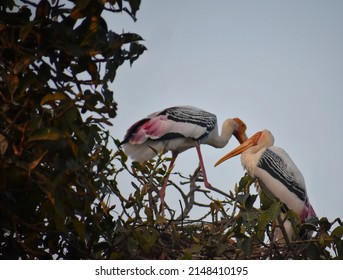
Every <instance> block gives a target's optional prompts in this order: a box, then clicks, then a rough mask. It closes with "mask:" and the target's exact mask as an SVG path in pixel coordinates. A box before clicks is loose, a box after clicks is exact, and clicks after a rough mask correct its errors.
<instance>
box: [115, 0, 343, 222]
mask: <svg viewBox="0 0 343 280" xmlns="http://www.w3.org/2000/svg"><path fill="white" fill-rule="evenodd" d="M342 15H343V1H340V0H337V1H333V0H330V1H317V0H300V1H299V0H298V1H295V0H292V1H253V0H251V1H233V0H230V1H228V0H225V1H224V0H221V1H212V2H211V1H205V0H201V1H200V0H192V1H190V0H188V1H181V0H179V1H144V0H143V1H142V4H141V9H140V10H139V11H138V13H137V18H138V21H137V22H136V23H134V22H133V21H132V20H131V18H130V17H129V16H127V15H126V14H125V13H123V15H122V16H120V15H119V16H112V17H111V20H110V21H109V23H108V25H109V29H111V30H113V31H116V32H122V31H125V32H128V31H130V32H134V33H137V34H139V35H141V36H142V37H143V38H144V39H145V42H144V44H145V46H146V47H147V48H148V51H147V52H145V53H144V54H143V55H142V56H141V57H140V58H139V59H138V60H137V61H136V62H134V64H133V66H132V67H131V68H130V67H129V64H128V63H126V64H124V65H123V66H122V67H120V68H119V70H118V73H117V77H116V80H115V82H114V85H113V86H114V91H115V100H116V101H117V102H118V108H119V109H118V116H117V117H116V118H115V119H114V120H113V127H112V128H111V129H110V130H111V134H112V136H113V137H115V138H118V139H123V137H124V135H125V132H126V130H127V128H128V127H129V126H130V125H131V124H133V123H134V122H135V121H137V120H139V119H141V118H143V117H145V116H146V115H148V114H150V113H152V112H155V111H159V110H162V109H164V108H166V107H170V106H174V105H192V106H196V107H200V108H202V109H204V110H207V111H209V112H212V113H214V114H216V115H217V118H218V123H219V127H220V128H221V125H222V122H223V121H224V120H225V119H226V118H232V117H240V118H241V119H242V120H243V121H244V122H245V123H246V124H247V126H248V130H247V134H248V135H249V136H251V135H253V134H254V133H255V132H257V131H260V130H262V129H265V128H266V129H269V130H270V131H271V132H272V133H273V135H274V137H275V145H276V146H279V147H282V148H283V149H285V150H286V151H287V152H288V154H289V155H290V156H291V158H292V159H293V161H294V162H295V163H296V164H297V166H298V168H299V169H300V170H301V172H302V173H303V176H304V178H305V181H306V185H307V190H308V195H309V198H310V201H311V203H312V205H313V207H314V208H315V210H316V212H317V214H318V216H319V217H323V216H325V217H328V218H329V220H333V219H334V218H337V217H343V215H342V214H343V203H342V200H343V184H342V183H341V181H340V172H341V170H342V158H343V148H342V136H343V127H342V125H341V124H340V122H341V121H342V120H343V110H342V109H341V107H342V105H343V16H342ZM236 146H238V142H237V141H236V140H235V139H234V138H233V139H232V141H230V143H229V144H228V145H227V146H226V147H224V148H223V149H215V148H212V147H207V146H204V145H203V146H202V152H203V157H204V161H205V165H206V171H207V173H208V174H207V175H208V179H209V181H210V183H211V184H212V185H213V186H215V187H217V188H220V189H222V190H224V191H225V190H228V189H233V187H234V184H235V183H236V182H238V181H239V179H240V178H241V177H242V176H243V174H244V171H243V168H242V166H241V164H240V158H239V157H236V158H234V159H231V160H229V161H226V162H225V163H223V164H221V165H220V166H218V167H216V168H214V167H213V165H214V163H215V162H216V161H217V160H218V159H219V158H220V157H222V156H223V155H224V154H226V153H227V152H229V151H230V150H232V149H233V148H234V147H236ZM197 165H198V157H197V153H196V150H195V149H191V150H188V151H187V152H185V153H183V154H182V155H180V156H179V158H178V159H177V161H176V165H175V169H174V171H180V172H182V173H183V174H184V175H188V174H191V173H193V171H194V169H195V168H196V167H197ZM173 178H175V177H172V178H171V179H173ZM121 180H122V181H123V183H122V184H120V185H122V186H129V185H130V184H129V182H130V181H129V180H130V178H122V179H121ZM129 191H131V190H129ZM172 195H173V193H171V192H170V190H169V189H168V188H167V194H166V200H167V201H168V200H170V199H173V198H172V197H171V196H172ZM218 198H221V197H220V196H219V195H218Z"/></svg>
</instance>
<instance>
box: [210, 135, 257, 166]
mask: <svg viewBox="0 0 343 280" xmlns="http://www.w3.org/2000/svg"><path fill="white" fill-rule="evenodd" d="M261 136H262V131H259V132H257V133H255V134H254V135H253V136H251V137H250V138H249V139H248V140H246V141H245V142H244V143H242V144H241V145H240V146H238V147H237V148H236V149H234V150H232V151H231V152H229V153H228V154H226V155H225V156H223V157H222V158H221V159H219V160H218V161H217V162H216V164H215V165H214V167H216V166H217V165H219V164H221V163H223V162H224V161H226V160H228V159H229V158H232V157H234V156H237V155H239V154H241V153H243V152H244V151H245V150H247V149H249V148H250V147H253V146H255V145H257V142H258V141H259V140H260V138H261Z"/></svg>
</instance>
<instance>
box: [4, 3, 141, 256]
mask: <svg viewBox="0 0 343 280" xmlns="http://www.w3.org/2000/svg"><path fill="white" fill-rule="evenodd" d="M139 4H140V1H137V0H131V1H126V2H124V1H112V0H109V1H96V0H85V1H59V0H56V1H47V0H41V1H39V2H38V1H26V0H22V1H13V0H7V1H1V4H0V146H1V155H0V246H1V251H0V255H1V257H2V258H7V259H12V258H14V259H16V258H23V259H25V258H53V257H54V258H95V257H98V255H97V252H98V251H99V250H100V249H99V248H97V247H96V246H97V245H98V243H99V240H100V239H101V238H105V237H103V236H104V235H106V230H109V229H110V228H112V227H113V223H112V222H113V220H112V217H111V215H109V214H108V213H109V211H110V210H111V209H109V208H108V207H107V205H106V202H105V199H107V198H108V195H109V194H110V192H111V188H112V187H113V184H114V182H112V181H111V180H110V176H111V173H112V170H111V165H109V164H108V162H109V159H110V151H109V149H108V148H107V143H108V140H109V135H108V132H107V131H106V130H105V129H104V126H106V125H110V124H111V122H110V120H111V119H112V118H114V117H115V116H116V108H117V104H116V102H115V101H114V97H113V92H112V90H111V89H110V88H109V85H110V82H112V81H113V80H114V78H115V75H116V71H117V68H118V67H119V66H120V65H121V64H122V63H124V62H125V61H129V62H130V63H133V61H135V60H136V59H137V58H138V57H139V55H141V54H142V53H143V52H144V50H145V47H144V46H143V45H141V44H140V43H139V41H141V40H142V38H141V37H140V36H139V35H137V34H133V33H122V34H117V33H115V32H114V31H112V30H110V28H109V27H108V25H107V23H106V21H105V19H104V15H105V14H106V13H109V14H112V15H115V14H116V13H122V12H125V13H127V14H129V15H130V16H131V17H132V18H133V19H135V15H136V12H137V10H138V9H139Z"/></svg>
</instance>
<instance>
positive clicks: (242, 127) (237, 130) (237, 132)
mask: <svg viewBox="0 0 343 280" xmlns="http://www.w3.org/2000/svg"><path fill="white" fill-rule="evenodd" d="M233 121H234V123H235V125H234V131H233V135H234V136H235V137H236V139H237V140H238V142H239V143H241V144H242V143H243V142H245V141H246V140H247V139H248V136H247V135H246V133H245V132H246V130H247V125H246V124H245V123H244V122H243V121H242V120H241V119H240V118H234V119H233Z"/></svg>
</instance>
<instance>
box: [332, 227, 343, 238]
mask: <svg viewBox="0 0 343 280" xmlns="http://www.w3.org/2000/svg"><path fill="white" fill-rule="evenodd" d="M331 236H333V237H337V238H342V236H343V226H338V227H336V228H335V229H334V230H333V231H332V232H331Z"/></svg>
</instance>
